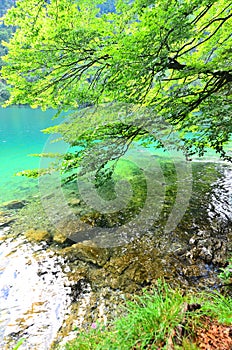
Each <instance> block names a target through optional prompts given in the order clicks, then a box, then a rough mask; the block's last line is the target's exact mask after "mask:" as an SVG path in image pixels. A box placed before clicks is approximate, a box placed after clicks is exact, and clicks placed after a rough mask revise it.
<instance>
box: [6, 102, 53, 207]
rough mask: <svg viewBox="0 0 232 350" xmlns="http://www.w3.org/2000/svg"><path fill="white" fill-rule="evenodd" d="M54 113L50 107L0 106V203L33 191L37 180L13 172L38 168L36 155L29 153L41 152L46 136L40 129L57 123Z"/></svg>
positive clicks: (22, 196) (24, 196)
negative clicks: (43, 110)
mask: <svg viewBox="0 0 232 350" xmlns="http://www.w3.org/2000/svg"><path fill="white" fill-rule="evenodd" d="M54 115H55V112H54V111H53V110H49V111H46V112H42V111H41V110H39V109H31V108H26V107H20V108H19V107H15V108H1V107H0V203H2V202H6V201H9V200H13V199H24V198H26V197H27V196H28V195H29V194H32V193H33V192H35V191H36V189H37V180H35V179H28V178H26V177H22V176H15V174H16V173H18V172H20V171H22V170H25V169H33V168H38V167H39V162H40V158H38V157H32V156H29V154H33V153H40V152H42V150H43V146H44V144H45V143H46V140H47V139H48V135H45V134H43V133H42V132H41V130H42V129H45V128H47V127H48V126H50V125H55V124H57V119H56V120H52V117H53V116H54Z"/></svg>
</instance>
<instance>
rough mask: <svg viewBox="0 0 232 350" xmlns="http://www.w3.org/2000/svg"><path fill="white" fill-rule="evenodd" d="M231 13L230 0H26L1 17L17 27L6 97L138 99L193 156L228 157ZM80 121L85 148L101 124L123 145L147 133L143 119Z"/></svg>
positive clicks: (33, 100)
mask: <svg viewBox="0 0 232 350" xmlns="http://www.w3.org/2000/svg"><path fill="white" fill-rule="evenodd" d="M104 6H105V7H104ZM231 17H232V14H231V2H230V1H229V0H219V1H216V0H204V1H202V0H193V1H189V0H184V1H180V0H178V1H174V0H171V1H170V0H162V1H156V2H154V1H151V0H135V1H133V2H131V1H122V0H118V1H115V2H109V1H108V2H103V1H102V3H101V1H99V0H88V1H86V0H79V1H78V2H77V1H75V0H56V1H54V0H51V1H49V2H48V1H46V0H21V1H19V2H18V3H17V7H15V8H11V9H10V10H9V11H8V13H7V15H6V16H5V17H4V23H5V24H6V25H16V26H17V30H16V32H15V34H14V36H13V38H12V39H11V40H10V42H9V43H5V45H6V47H7V48H8V49H9V53H8V54H7V55H6V56H5V57H4V61H5V62H6V65H5V66H4V67H2V71H1V72H2V73H1V74H2V77H3V78H4V79H6V80H7V82H8V83H9V84H10V85H11V86H12V89H11V97H10V99H9V101H8V103H7V104H8V105H9V104H15V103H20V104H30V105H31V106H32V107H37V106H41V107H42V108H43V109H46V108H50V107H52V108H56V109H58V110H70V109H77V108H79V107H80V106H82V107H83V106H88V105H100V104H105V103H109V102H117V103H126V104H129V105H130V106H131V105H135V106H138V107H141V106H142V107H145V108H148V109H149V110H150V111H151V112H152V116H153V117H152V118H153V121H156V118H157V116H158V118H163V120H165V121H167V122H168V123H169V124H170V125H172V128H173V130H174V131H178V132H179V135H180V139H181V140H182V143H183V144H184V145H185V153H186V154H187V155H191V154H194V153H199V154H200V155H204V153H205V151H206V149H207V148H208V147H211V148H213V149H214V150H216V152H218V153H219V154H220V155H221V156H222V157H223V158H225V159H230V157H229V156H228V155H227V154H226V152H225V145H226V144H227V142H228V141H229V139H230V136H231V133H232V124H231V82H232V71H231V66H232V64H231V63H232V62H231V57H232V56H231ZM79 120H80V115H76V121H74V123H73V125H72V127H73V128H74V129H75V128H76V127H77V125H78V121H79ZM143 120H144V119H143ZM145 124H146V120H145ZM82 126H83V129H82V131H81V132H80V133H79V134H78V135H76V137H75V138H74V139H71V142H72V144H75V142H76V141H77V139H78V140H79V141H81V140H83V139H82V138H83V135H84V136H85V137H84V139H85V142H86V145H87V146H89V140H92V139H93V135H94V138H95V140H99V139H101V138H102V135H103V134H104V133H103V129H104V132H105V131H106V130H108V131H109V130H110V131H111V132H112V131H113V134H114V136H115V138H117V140H119V139H121V140H122V139H123V140H124V146H125V145H127V144H128V143H130V141H131V140H134V139H135V138H137V137H138V135H139V134H140V135H141V130H142V129H143V132H142V133H143V134H147V137H148V136H149V132H148V131H147V132H144V130H147V129H146V128H145V127H144V128H143V125H142V124H141V123H140V125H139V126H138V127H137V128H134V129H133V132H129V133H128V130H127V125H126V126H125V125H123V123H121V124H117V125H113V124H112V123H111V124H109V125H108V126H107V127H105V128H98V129H95V130H93V128H92V127H90V125H89V124H88V123H82ZM135 129H136V130H135ZM125 130H126V131H127V133H126V134H124V132H125ZM91 135H92V136H91ZM189 136H191V137H189ZM128 140H129V141H128ZM86 149H87V148H86ZM69 164H71V163H69Z"/></svg>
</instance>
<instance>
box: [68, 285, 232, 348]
mask: <svg viewBox="0 0 232 350" xmlns="http://www.w3.org/2000/svg"><path fill="white" fill-rule="evenodd" d="M192 303H199V304H201V306H202V307H201V309H200V310H196V311H192V312H184V311H183V309H184V305H186V304H192ZM202 315H207V316H210V317H213V318H216V319H217V320H218V321H219V322H221V323H224V324H231V323H232V300H230V299H227V298H226V297H224V296H222V295H220V294H218V293H210V294H209V293H207V294H206V293H201V294H198V295H186V296H183V295H182V293H181V291H180V290H177V289H175V290H173V289H171V288H169V287H168V285H167V284H166V283H162V282H160V281H159V283H158V286H157V289H155V290H154V291H153V293H148V292H146V291H144V294H143V295H142V296H140V297H139V296H138V297H135V301H134V302H128V306H127V309H126V316H124V317H121V318H118V319H117V320H115V322H114V323H113V325H111V326H109V327H108V328H105V327H103V326H101V325H100V324H98V325H97V328H96V329H91V330H90V331H89V332H82V333H80V334H78V335H77V338H76V339H75V340H74V341H72V342H70V343H67V344H66V347H65V349H66V350H77V349H78V350H130V349H131V350H132V349H133V350H135V349H167V348H168V342H169V341H170V339H172V335H173V334H174V330H175V328H176V327H177V326H178V325H181V327H183V328H184V329H185V334H186V336H185V337H184V338H182V339H181V341H182V346H178V345H176V346H175V349H185V350H196V349H197V346H196V345H194V344H193V343H192V342H191V332H194V328H195V326H196V325H199V324H200V317H201V316H202ZM188 338H190V340H189V339H188Z"/></svg>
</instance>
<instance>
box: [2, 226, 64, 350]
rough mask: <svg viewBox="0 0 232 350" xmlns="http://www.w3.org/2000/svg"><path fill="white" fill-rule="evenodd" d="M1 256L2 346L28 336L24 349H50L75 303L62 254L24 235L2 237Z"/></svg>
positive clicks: (22, 347) (13, 343)
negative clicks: (51, 250)
mask: <svg viewBox="0 0 232 350" xmlns="http://www.w3.org/2000/svg"><path fill="white" fill-rule="evenodd" d="M1 233H3V232H1V231H0V235H1ZM0 256H1V261H0V348H1V349H9V348H12V347H13V346H14V345H15V343H17V341H18V340H19V339H20V338H25V341H24V342H23V344H22V345H21V347H20V349H22V350H23V349H30V350H46V349H49V347H50V345H51V343H52V341H53V340H54V338H55V336H56V334H57V331H58V330H59V328H60V327H61V325H62V322H63V320H64V318H65V315H66V314H67V309H68V306H69V305H70V303H71V297H70V294H71V288H70V287H69V286H68V284H69V283H68V280H67V278H66V277H65V275H64V273H63V272H62V266H64V262H63V261H62V258H60V257H57V256H56V255H54V254H52V253H48V252H46V251H45V249H44V250H43V246H42V245H36V244H35V245H31V244H28V243H25V240H24V239H23V238H22V237H18V238H16V239H7V240H4V241H2V243H1V244H0ZM9 346H10V347H9Z"/></svg>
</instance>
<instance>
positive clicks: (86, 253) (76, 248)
mask: <svg viewBox="0 0 232 350" xmlns="http://www.w3.org/2000/svg"><path fill="white" fill-rule="evenodd" d="M62 253H63V255H64V256H65V257H67V258H68V259H69V261H71V262H73V261H75V260H77V259H79V260H82V261H85V262H90V263H93V264H95V265H98V266H104V265H105V263H106V262H107V261H108V260H109V258H110V251H109V249H106V248H100V247H97V246H96V245H95V244H94V243H93V242H91V241H84V242H79V243H76V244H73V245H72V246H71V247H67V248H64V249H63V250H62Z"/></svg>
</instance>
